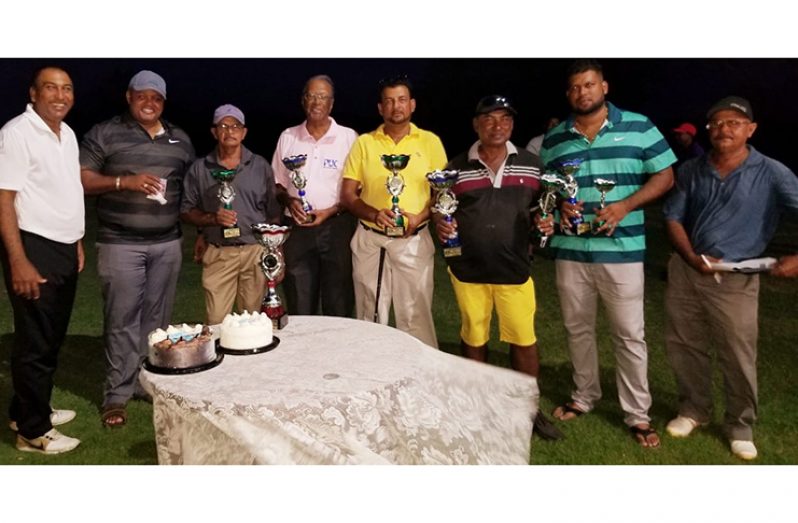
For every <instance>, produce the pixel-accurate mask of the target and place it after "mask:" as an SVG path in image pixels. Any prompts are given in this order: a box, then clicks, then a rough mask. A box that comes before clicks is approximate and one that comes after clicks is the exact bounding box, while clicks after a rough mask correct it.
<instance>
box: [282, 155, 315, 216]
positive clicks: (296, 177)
mask: <svg viewBox="0 0 798 523" xmlns="http://www.w3.org/2000/svg"><path fill="white" fill-rule="evenodd" d="M307 159H308V155H307V154H298V155H296V156H289V157H287V158H283V165H285V168H286V169H288V170H289V171H291V185H293V186H294V187H295V188H296V190H297V193H298V194H299V201H300V202H301V204H302V210H303V211H304V212H305V215H306V216H307V218H305V223H310V222H312V221H313V220H315V219H316V216H315V215H313V214H311V213H310V211H312V210H313V207H312V206H311V205H310V202H309V201H308V199H307V197H306V196H305V187H307V185H308V179H307V178H306V177H305V176H304V175H303V174H302V172H301V170H302V167H304V166H305V162H306V161H307Z"/></svg>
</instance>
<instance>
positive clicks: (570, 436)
mask: <svg viewBox="0 0 798 523" xmlns="http://www.w3.org/2000/svg"><path fill="white" fill-rule="evenodd" d="M648 215H649V235H648V248H649V252H648V260H649V261H648V263H647V264H646V334H647V336H646V337H647V341H648V346H649V382H650V385H651V392H652V395H653V399H654V404H653V407H652V410H651V415H652V417H653V419H654V420H653V423H654V425H655V427H656V428H657V429H658V430H659V431H660V433H661V437H662V440H663V444H662V447H661V448H659V449H656V450H646V449H642V448H640V447H638V446H637V445H636V444H634V442H633V440H632V438H631V436H629V433H628V432H627V430H626V428H625V426H624V425H623V421H622V417H623V416H622V412H621V410H620V407H619V405H618V400H617V393H616V389H615V367H614V363H613V361H614V358H613V354H612V349H611V346H610V339H609V335H608V334H607V330H606V324H605V322H604V319H603V318H601V319H600V323H599V345H600V352H601V372H602V377H601V381H602V388H603V391H604V397H603V399H602V401H601V402H600V403H599V405H598V406H597V408H596V409H595V410H594V411H593V412H591V413H590V414H589V415H586V416H583V417H581V418H579V419H578V420H574V421H571V422H565V423H559V426H560V427H561V428H562V430H563V432H564V433H565V435H566V439H565V440H563V441H560V442H556V443H551V442H545V441H540V440H539V439H537V438H535V439H533V442H532V455H531V462H532V463H533V464H558V465H564V464H620V465H635V464H739V463H741V462H740V461H738V460H736V459H735V458H733V457H732V456H731V454H730V452H729V450H728V445H727V442H726V440H725V438H724V437H723V435H722V434H721V432H720V427H719V422H720V419H721V415H722V410H723V409H722V406H723V403H722V395H721V385H722V384H721V380H720V376H716V384H717V386H716V405H717V406H718V411H717V412H716V415H715V419H714V422H713V424H711V425H710V426H709V427H708V428H707V429H704V430H701V431H699V432H698V433H696V435H695V436H692V437H690V438H688V439H686V440H674V439H672V438H669V437H668V436H667V435H664V434H663V433H664V427H665V424H666V423H667V421H668V420H669V419H670V418H671V417H672V416H673V415H674V414H675V412H676V389H675V381H674V379H673V375H672V373H671V371H670V368H669V367H668V365H667V362H666V360H665V355H664V347H663V325H664V318H663V293H664V289H665V282H664V280H663V279H662V275H663V271H664V268H665V264H666V261H667V257H668V253H669V246H668V244H667V240H666V239H665V236H664V232H663V228H662V224H661V221H660V220H659V218H658V216H659V214H658V210H656V209H650V210H649V212H648ZM87 216H88V217H90V218H92V217H93V209H92V208H91V207H88V208H87ZM796 232H798V226H795V225H793V224H784V226H782V228H781V230H780V232H779V235H778V236H777V238H776V239H775V240H774V242H773V243H772V245H771V248H770V252H771V253H772V254H774V255H779V254H785V253H789V252H795V251H796V250H798V246H797V245H796V244H797V243H798V242H796V241H795V238H796ZM193 234H194V233H193V228H190V227H189V228H186V238H185V242H184V264H183V271H182V273H181V275H180V283H179V285H178V298H177V306H176V309H175V312H174V319H175V321H179V322H183V321H194V320H200V319H201V318H203V316H204V305H203V296H202V288H201V285H200V284H199V282H200V267H199V266H198V265H195V264H193V263H192V262H191V247H192V245H193V241H194V236H193ZM87 238H88V239H90V240H92V239H93V238H94V231H93V230H92V224H89V230H88V231H87ZM87 247H88V248H87V264H86V270H85V271H84V273H83V274H82V275H81V278H80V284H79V288H78V296H77V300H76V304H75V310H74V312H73V315H72V323H71V326H70V329H69V336H68V337H67V342H66V344H65V346H64V347H63V350H62V352H61V357H60V363H59V368H58V372H57V374H56V388H55V391H54V397H53V403H54V405H56V406H60V407H63V408H71V409H75V410H77V412H78V417H77V419H76V420H75V421H73V422H71V423H70V424H69V425H67V426H66V427H64V432H65V433H67V434H68V435H71V436H75V437H79V438H80V439H81V440H82V442H83V443H82V444H81V446H80V447H79V448H78V449H77V450H76V451H74V452H70V453H67V454H65V455H63V456H40V455H33V454H28V453H22V452H18V451H16V449H15V448H14V435H13V433H12V432H11V431H9V430H7V429H2V430H0V464H15V463H19V464H36V463H48V464H154V463H156V454H155V443H154V432H153V427H152V407H151V406H150V405H149V404H147V403H143V402H139V401H134V402H131V403H130V404H129V408H128V411H129V418H128V425H127V426H125V427H124V428H121V429H117V430H108V429H105V428H103V427H102V425H101V423H100V419H99V413H98V409H99V405H100V403H101V401H102V387H103V380H104V365H105V363H104V355H103V347H102V340H101V334H102V300H101V296H100V290H99V287H98V284H97V278H96V270H95V253H94V248H93V245H92V244H89V245H87ZM532 275H533V277H534V279H535V285H536V288H537V301H538V314H537V317H536V326H537V333H538V339H539V343H540V346H541V353H542V369H541V378H542V379H541V383H540V387H541V393H542V397H541V408H542V409H544V411H546V412H550V411H551V410H552V409H553V408H554V406H556V405H558V404H560V403H561V402H563V401H565V400H567V399H568V398H569V394H570V390H571V387H572V384H571V367H570V363H569V360H568V356H567V349H566V346H565V330H564V328H563V326H562V322H561V319H560V309H559V302H558V297H557V291H556V287H555V283H554V263H553V262H552V261H551V260H550V259H548V258H547V257H546V253H541V254H539V255H538V256H537V258H536V260H535V262H534V264H533V266H532ZM797 291H798V281H795V280H783V279H776V278H770V277H766V276H765V277H763V278H762V291H761V296H760V311H759V315H760V339H759V388H760V390H759V398H760V412H759V417H760V421H759V422H758V423H757V425H756V427H755V441H756V444H757V447H758V448H759V458H758V459H757V460H756V462H755V463H757V464H798V448H796V446H795V445H794V444H793V442H794V441H795V440H796V436H798V407H797V406H798V401H796V400H797V399H798V398H797V397H796V388H795V386H794V383H793V382H792V380H791V379H790V376H791V375H792V372H793V369H795V368H798V353H796V350H795V340H798V322H797V321H795V320H794V319H793V317H792V314H793V312H794V310H795V299H796V297H798V292H797ZM0 294H1V295H0V414H2V415H0V419H2V420H3V422H2V425H3V427H5V419H6V417H5V414H6V413H7V411H8V402H9V399H10V395H11V377H10V371H9V354H10V342H11V331H12V317H11V310H10V307H9V304H8V299H7V297H6V295H5V288H2V290H0ZM434 313H435V321H436V326H437V329H438V339H439V342H440V345H441V349H442V350H444V351H447V352H450V353H456V352H457V350H458V344H459V335H458V331H459V313H458V310H457V305H456V303H455V301H454V296H453V293H452V290H451V285H450V283H449V280H448V277H447V276H446V272H445V267H444V262H443V259H442V258H441V257H440V256H438V257H437V258H436V279H435V302H434ZM497 339H498V338H497V335H496V333H495V326H494V335H493V338H492V341H491V353H490V361H491V363H493V364H495V365H500V366H505V367H506V366H508V365H509V363H508V357H507V348H506V347H505V346H502V345H501V344H499V343H498V341H497Z"/></svg>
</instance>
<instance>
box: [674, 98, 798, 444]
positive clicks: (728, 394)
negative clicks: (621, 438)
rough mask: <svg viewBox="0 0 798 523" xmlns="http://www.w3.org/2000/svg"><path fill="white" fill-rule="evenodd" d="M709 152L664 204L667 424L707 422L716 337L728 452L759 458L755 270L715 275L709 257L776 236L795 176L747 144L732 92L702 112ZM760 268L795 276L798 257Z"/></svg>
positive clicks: (796, 208) (727, 257)
mask: <svg viewBox="0 0 798 523" xmlns="http://www.w3.org/2000/svg"><path fill="white" fill-rule="evenodd" d="M707 119H708V123H707V130H708V131H709V140H710V142H711V144H712V150H711V151H710V152H709V153H708V154H705V155H703V156H701V157H699V158H695V159H692V160H689V161H687V162H685V164H684V165H683V166H682V167H680V168H679V170H678V173H677V177H676V187H675V189H674V191H673V192H672V194H671V196H670V197H669V198H668V200H667V202H666V204H665V207H664V209H663V211H664V213H665V226H666V229H667V231H668V236H669V238H670V240H671V243H672V244H673V246H674V248H675V249H676V253H674V254H673V256H671V259H670V262H669V264H668V288H667V290H666V293H665V310H666V313H667V322H666V327H665V348H666V353H667V356H668V361H669V362H670V365H671V367H672V368H673V371H674V373H675V375H676V383H677V386H678V390H679V414H678V416H677V417H676V418H674V419H673V420H671V421H670V423H668V426H667V430H668V433H669V434H670V435H671V436H673V437H677V438H684V437H687V436H689V435H690V433H691V432H692V431H693V429H695V428H697V427H699V426H702V425H706V424H707V423H709V421H710V420H711V418H712V358H711V355H710V353H709V352H708V345H709V342H710V340H715V341H716V342H717V343H716V344H715V346H716V350H717V351H718V358H717V359H718V364H719V365H720V370H721V372H722V373H723V379H724V382H725V387H724V392H725V403H726V414H725V416H724V419H723V428H724V432H725V433H726V436H727V437H728V438H729V441H730V443H731V451H732V453H733V454H734V455H735V456H737V457H738V458H740V459H744V460H752V459H754V458H756V456H757V449H756V446H755V445H754V441H753V424H754V421H755V420H756V414H757V376H756V353H757V346H756V344H757V336H758V320H757V311H758V302H759V275H758V274H756V273H745V272H723V273H720V272H716V271H717V270H718V267H716V266H713V264H714V263H716V262H720V261H723V262H732V263H734V262H740V261H742V260H747V259H751V258H757V257H759V256H761V255H762V252H763V251H764V250H765V247H767V244H768V242H769V241H770V240H771V238H773V235H774V233H775V232H776V228H777V226H778V221H779V216H780V215H781V213H782V212H783V211H792V213H798V178H796V177H795V174H793V172H792V171H790V170H789V169H788V168H787V167H786V166H784V165H783V164H781V163H780V162H777V161H776V160H773V159H771V158H768V157H767V156H765V155H763V154H762V153H760V152H759V151H757V150H756V149H754V148H753V147H752V146H751V145H748V143H747V142H748V140H749V139H750V138H751V137H752V136H753V134H754V132H755V131H756V128H757V124H756V123H755V122H754V115H753V111H752V109H751V104H750V103H749V102H748V100H746V99H744V98H740V97H738V96H729V97H726V98H723V99H721V100H719V101H718V102H717V103H715V104H714V105H713V106H712V108H711V109H710V110H709V112H708V113H707ZM760 270H761V271H767V270H769V272H770V274H772V275H774V276H781V277H795V276H798V254H793V255H790V256H784V257H782V258H781V259H779V260H778V261H777V262H776V263H775V264H774V265H772V266H769V264H763V265H762V266H761V267H760Z"/></svg>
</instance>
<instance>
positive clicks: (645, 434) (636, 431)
mask: <svg viewBox="0 0 798 523" xmlns="http://www.w3.org/2000/svg"><path fill="white" fill-rule="evenodd" d="M629 432H631V433H632V437H633V438H634V439H635V441H636V442H637V444H638V445H640V446H641V447H643V448H649V449H655V448H657V447H659V446H660V440H659V434H657V431H656V430H655V429H654V427H652V426H651V425H649V426H648V427H646V428H641V427H638V426H635V425H632V426H631V427H629ZM652 435H654V436H656V437H657V444H656V445H652V444H651V443H650V442H649V441H648V438H649V436H652ZM641 437H642V438H643V439H642V440H641V439H640V438H641Z"/></svg>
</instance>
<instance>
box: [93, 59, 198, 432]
mask: <svg viewBox="0 0 798 523" xmlns="http://www.w3.org/2000/svg"><path fill="white" fill-rule="evenodd" d="M125 96H126V99H127V103H128V111H127V112H126V113H125V114H122V115H120V116H116V117H114V118H112V119H110V120H107V121H105V122H103V123H100V124H97V125H95V126H94V127H92V128H91V129H90V130H89V132H88V133H86V136H85V137H84V138H83V141H82V143H81V146H80V165H81V180H82V182H83V189H84V191H85V193H86V194H88V195H96V196H97V205H96V207H97V274H98V277H99V279H100V284H101V287H102V295H103V302H104V306H103V313H104V333H103V336H104V341H105V351H106V360H107V361H106V363H107V376H106V378H107V380H106V385H105V399H104V401H103V407H102V420H103V423H104V424H105V425H106V426H109V427H118V426H121V425H124V424H125V422H126V420H127V411H126V410H125V406H126V404H127V402H128V400H130V398H131V397H133V396H134V395H135V396H141V397H144V398H146V397H147V396H146V393H145V392H144V391H143V390H142V389H141V388H140V385H139V384H138V369H139V366H140V365H141V362H142V361H143V360H144V358H145V356H146V355H147V334H148V333H149V332H150V331H152V330H155V329H157V328H159V327H165V326H166V325H167V324H168V323H169V320H170V319H171V316H172V306H173V304H174V296H175V290H176V287H177V277H178V274H179V272H180V265H181V262H182V252H181V235H182V234H181V230H180V223H179V219H178V212H179V205H180V197H181V193H182V188H183V174H184V172H185V170H186V168H187V167H188V166H189V165H190V164H191V162H192V161H193V160H194V148H193V147H192V145H191V140H190V139H189V137H188V135H187V134H186V133H185V132H183V130H182V129H180V128H178V127H176V126H174V125H172V124H171V123H169V122H167V121H166V120H164V119H162V118H161V114H162V113H163V109H164V102H165V100H166V82H165V81H164V79H163V78H161V77H160V76H159V75H158V74H156V73H154V72H152V71H146V70H145V71H140V72H138V73H137V74H136V75H134V76H133V78H131V79H130V83H129V84H128V89H127V93H126V95H125Z"/></svg>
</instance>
